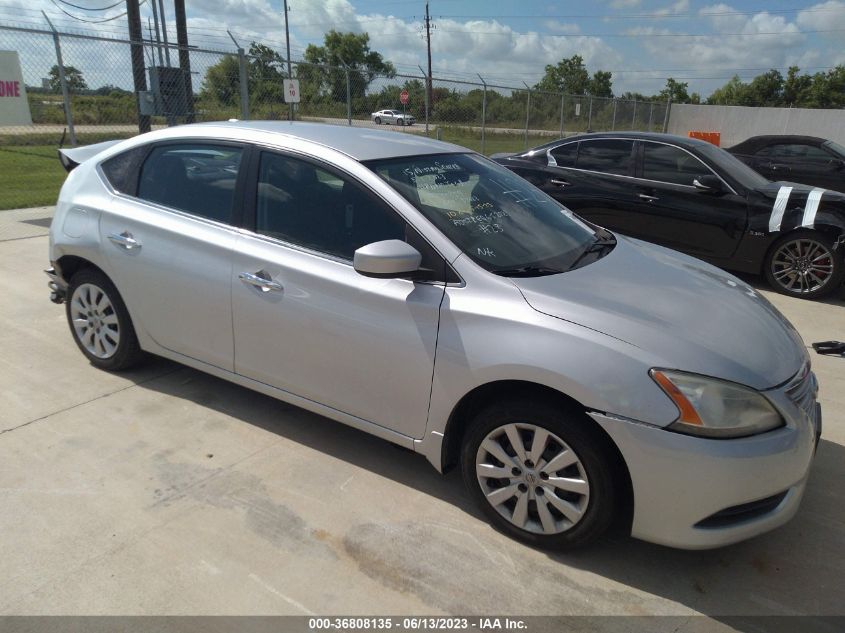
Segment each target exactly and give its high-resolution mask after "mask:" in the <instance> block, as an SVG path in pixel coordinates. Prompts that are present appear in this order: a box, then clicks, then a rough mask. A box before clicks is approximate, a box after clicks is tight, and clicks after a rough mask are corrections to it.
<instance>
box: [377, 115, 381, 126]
mask: <svg viewBox="0 0 845 633" xmlns="http://www.w3.org/2000/svg"><path fill="white" fill-rule="evenodd" d="M376 125H381V117H380V116H377V117H376Z"/></svg>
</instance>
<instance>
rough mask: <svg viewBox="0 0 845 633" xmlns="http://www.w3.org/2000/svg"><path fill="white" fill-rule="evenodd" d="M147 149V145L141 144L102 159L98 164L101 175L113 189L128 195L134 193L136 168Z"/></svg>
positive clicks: (136, 176) (136, 180) (136, 178)
mask: <svg viewBox="0 0 845 633" xmlns="http://www.w3.org/2000/svg"><path fill="white" fill-rule="evenodd" d="M147 149H148V147H147V146H145V145H142V146H141V147H135V148H133V149H130V150H127V151H125V152H121V153H120V154H118V155H117V156H112V157H111V158H109V159H108V160H106V161H103V163H102V164H101V165H100V167H101V168H102V170H103V175H105V177H106V180H108V181H109V184H110V185H111V186H112V187H113V188H114V190H115V191H118V192H120V193H125V194H127V195H129V196H134V195H135V189H136V188H137V186H138V168H139V167H140V166H141V161H142V160H144V155H145V154H146V153H147Z"/></svg>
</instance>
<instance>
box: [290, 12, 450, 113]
mask: <svg viewBox="0 0 845 633" xmlns="http://www.w3.org/2000/svg"><path fill="white" fill-rule="evenodd" d="M286 1H287V0H286ZM425 41H426V47H427V48H428V77H426V82H425V83H426V86H425V94H426V97H428V106H427V107H426V115H427V114H428V112H427V110H428V108H430V107H431V104H432V103H433V101H432V96H433V95H432V94H431V16H430V15H429V14H428V2H426V3H425Z"/></svg>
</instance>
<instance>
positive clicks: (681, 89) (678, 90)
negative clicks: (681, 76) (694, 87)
mask: <svg viewBox="0 0 845 633" xmlns="http://www.w3.org/2000/svg"><path fill="white" fill-rule="evenodd" d="M687 88H689V84H688V83H687V82H686V81H683V82H681V81H677V80H676V79H673V78H672V77H669V78H668V79H667V80H666V86H665V87H664V88H663V90H661V91H660V92H659V93H658V94H657V95H655V96H654V98H655V99H657V100H659V101H668V100H669V99H671V100H672V103H689V102H690V96H689V93H688V92H687Z"/></svg>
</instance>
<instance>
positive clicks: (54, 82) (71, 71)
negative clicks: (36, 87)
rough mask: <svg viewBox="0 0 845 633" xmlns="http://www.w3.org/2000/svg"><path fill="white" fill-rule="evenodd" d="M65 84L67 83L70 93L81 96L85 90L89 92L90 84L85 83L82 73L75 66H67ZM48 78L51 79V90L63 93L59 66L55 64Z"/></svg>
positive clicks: (65, 68)
mask: <svg viewBox="0 0 845 633" xmlns="http://www.w3.org/2000/svg"><path fill="white" fill-rule="evenodd" d="M64 70H65V82H66V83H67V89H68V92H70V93H76V94H79V93H80V92H82V91H84V90H88V84H87V83H85V79H84V78H83V77H82V71H81V70H79V69H78V68H75V67H74V66H65V67H64ZM48 77H49V79H50V90H52V91H53V92H61V91H62V82H61V80H60V79H59V65H58V64H53V67H52V68H51V69H50V72H49V73H48Z"/></svg>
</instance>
